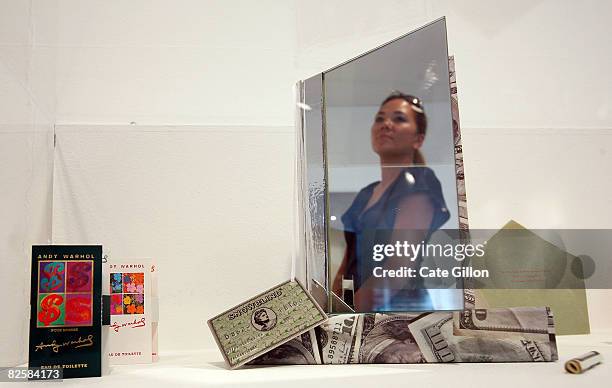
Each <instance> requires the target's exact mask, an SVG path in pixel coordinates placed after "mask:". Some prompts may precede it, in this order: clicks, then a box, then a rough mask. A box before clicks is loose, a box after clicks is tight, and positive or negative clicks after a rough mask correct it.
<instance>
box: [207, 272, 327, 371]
mask: <svg viewBox="0 0 612 388" xmlns="http://www.w3.org/2000/svg"><path fill="white" fill-rule="evenodd" d="M325 319H327V315H326V314H325V312H324V311H323V310H322V309H321V307H319V305H318V304H317V303H316V302H315V301H314V299H313V298H312V296H310V294H309V293H307V292H306V290H305V289H304V287H303V286H302V285H301V284H300V283H299V282H297V281H288V282H285V283H282V284H280V285H278V286H276V287H273V288H271V289H269V290H267V291H265V292H263V293H261V294H259V295H257V296H255V297H254V298H251V299H249V300H247V301H246V302H244V303H242V304H239V305H238V306H235V307H233V308H231V309H229V310H227V311H225V312H224V313H222V314H219V315H218V316H216V317H214V318H212V319H210V320H209V321H208V326H209V327H210V329H211V331H212V333H213V336H214V338H215V340H216V341H217V345H218V346H219V349H220V350H221V353H222V354H223V358H224V359H225V362H226V363H227V364H228V366H229V367H230V368H232V369H234V368H237V367H239V366H241V365H243V364H245V363H247V362H249V361H251V360H253V359H255V358H257V357H259V356H261V355H263V354H264V353H267V352H268V351H270V350H272V349H274V348H276V347H278V346H280V345H282V344H284V343H286V342H288V341H290V340H292V339H294V338H296V337H297V336H299V335H301V334H303V333H305V332H307V331H308V330H310V329H313V328H314V327H316V326H318V325H319V324H320V323H322V322H323V321H324V320H325Z"/></svg>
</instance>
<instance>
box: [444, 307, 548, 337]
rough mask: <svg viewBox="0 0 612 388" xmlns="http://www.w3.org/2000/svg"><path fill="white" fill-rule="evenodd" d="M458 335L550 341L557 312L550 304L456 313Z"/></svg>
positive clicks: (456, 333)
mask: <svg viewBox="0 0 612 388" xmlns="http://www.w3.org/2000/svg"><path fill="white" fill-rule="evenodd" d="M453 333H454V334H455V335H469V336H486V337H497V338H500V337H505V338H508V337H512V336H519V337H522V338H529V339H532V340H535V341H548V340H549V339H550V335H551V334H555V326H554V320H553V314H552V311H551V310H550V308H548V307H509V308H497V309H474V310H464V311H458V312H454V313H453Z"/></svg>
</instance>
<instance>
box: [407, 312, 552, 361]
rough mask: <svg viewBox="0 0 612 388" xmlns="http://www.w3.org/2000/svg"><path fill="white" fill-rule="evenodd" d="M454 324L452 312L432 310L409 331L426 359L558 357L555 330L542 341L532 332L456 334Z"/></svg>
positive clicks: (414, 323)
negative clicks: (534, 338) (532, 334)
mask: <svg viewBox="0 0 612 388" xmlns="http://www.w3.org/2000/svg"><path fill="white" fill-rule="evenodd" d="M488 314H492V315H493V314H496V310H495V309H492V310H489V311H488ZM551 324H552V322H551ZM453 326H454V325H453V313H452V312H435V313H430V314H428V315H426V316H423V317H421V318H419V319H417V320H415V321H414V322H412V323H411V324H410V325H409V328H410V332H411V334H412V335H413V336H414V339H415V340H416V342H417V344H418V346H419V349H420V350H421V352H422V353H423V356H424V357H425V359H426V360H427V362H519V361H555V360H557V359H558V354H557V346H556V342H555V335H554V334H549V335H548V336H547V337H546V338H545V339H543V340H542V341H536V340H532V339H531V338H529V335H523V334H521V333H519V332H514V333H513V334H512V335H511V336H508V337H502V336H499V337H493V336H487V335H478V336H471V335H454V334H453ZM526 334H531V333H526Z"/></svg>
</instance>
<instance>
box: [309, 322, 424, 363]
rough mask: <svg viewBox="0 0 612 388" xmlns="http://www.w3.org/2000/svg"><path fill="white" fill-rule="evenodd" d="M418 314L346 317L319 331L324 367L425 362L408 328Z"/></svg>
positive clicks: (326, 325)
mask: <svg viewBox="0 0 612 388" xmlns="http://www.w3.org/2000/svg"><path fill="white" fill-rule="evenodd" d="M419 316H420V315H419V314H410V313H401V314H373V313H365V314H345V315H336V316H333V317H331V318H330V319H329V320H328V321H327V322H325V323H324V324H322V325H321V326H320V327H319V328H317V333H318V335H319V340H320V343H321V356H322V360H323V363H324V364H372V363H380V364H389V363H418V362H425V359H424V357H423V355H422V354H421V351H420V350H419V347H418V346H417V344H416V341H415V340H414V338H413V337H412V335H411V334H410V331H409V329H408V325H409V324H410V323H411V322H412V321H414V320H415V319H417V318H418V317H419Z"/></svg>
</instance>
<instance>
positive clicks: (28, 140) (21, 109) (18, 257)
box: [0, 0, 56, 366]
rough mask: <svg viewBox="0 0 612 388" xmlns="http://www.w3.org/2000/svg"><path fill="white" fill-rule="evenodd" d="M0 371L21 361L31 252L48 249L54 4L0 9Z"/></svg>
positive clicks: (30, 3) (25, 336)
mask: <svg viewBox="0 0 612 388" xmlns="http://www.w3.org/2000/svg"><path fill="white" fill-rule="evenodd" d="M0 6H1V10H0V155H2V158H1V161H2V162H1V163H0V182H2V184H1V185H0V199H1V200H0V218H1V219H2V221H1V222H0V264H1V265H2V270H0V284H2V287H3V289H4V290H5V297H4V298H3V303H2V317H3V319H2V325H0V344H2V351H1V352H0V366H9V365H16V364H19V363H23V362H25V360H26V357H27V346H26V344H27V341H28V320H27V317H28V316H29V295H30V282H29V280H30V260H31V258H30V257H31V245H33V244H47V243H49V242H50V241H51V190H52V171H53V148H52V147H53V123H54V121H55V117H54V114H55V112H54V110H53V109H54V106H55V52H54V49H53V47H46V46H43V45H41V44H40V43H39V41H38V38H39V37H40V36H41V34H45V35H46V36H47V38H48V39H49V40H52V39H54V38H53V37H54V26H55V25H54V15H55V13H54V12H55V8H56V4H55V1H42V0H40V1H38V0H32V1H2V2H1V3H0Z"/></svg>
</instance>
